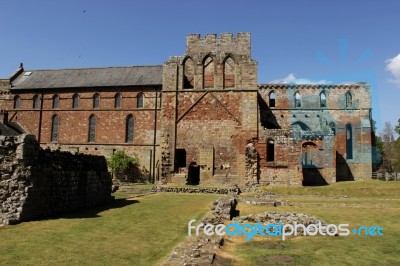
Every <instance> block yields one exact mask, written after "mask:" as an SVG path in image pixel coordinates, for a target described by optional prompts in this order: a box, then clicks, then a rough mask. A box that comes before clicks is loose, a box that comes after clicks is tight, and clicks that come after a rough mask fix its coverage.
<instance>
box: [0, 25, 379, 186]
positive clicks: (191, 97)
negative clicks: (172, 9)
mask: <svg viewBox="0 0 400 266" xmlns="http://www.w3.org/2000/svg"><path fill="white" fill-rule="evenodd" d="M0 91H1V95H0V101H1V102H0V108H1V110H2V117H3V121H2V122H3V125H8V127H9V128H11V129H14V130H15V131H18V132H21V133H30V134H33V135H35V136H36V138H37V139H38V141H39V142H40V144H41V146H42V147H43V148H50V149H61V150H67V151H71V152H79V153H88V154H97V155H104V156H106V157H108V156H110V155H111V154H112V153H113V152H115V151H116V150H124V151H125V152H126V153H127V154H129V155H132V156H135V157H137V158H139V161H140V164H141V167H143V168H144V169H146V171H148V173H149V175H150V177H151V179H152V180H153V181H158V180H162V179H166V180H168V181H169V182H175V183H186V182H187V181H188V180H190V182H191V183H200V184H229V183H238V184H243V183H246V182H247V181H255V182H262V183H269V184H284V185H313V184H315V185H322V184H329V183H332V182H336V181H341V180H354V179H361V178H370V177H371V171H372V144H373V140H374V132H373V127H372V117H371V96H370V95H371V93H370V88H369V86H368V85H367V84H366V83H362V82H360V83H355V84H349V85H342V84H339V85H311V84H304V85H295V84H257V62H256V61H255V60H254V59H252V57H251V39H250V33H238V34H237V35H236V36H233V35H232V34H229V33H223V34H221V35H220V36H218V37H217V35H215V34H208V35H206V36H205V37H204V38H201V37H200V35H198V34H191V35H188V36H187V39H186V52H185V54H184V55H182V56H174V57H170V59H169V60H168V61H166V62H165V63H164V64H163V65H158V66H127V67H104V68H84V69H78V68H77V69H55V70H25V69H24V67H23V66H22V65H21V67H20V68H19V69H18V70H17V71H16V72H15V73H14V74H12V75H11V77H10V78H9V79H2V80H0Z"/></svg>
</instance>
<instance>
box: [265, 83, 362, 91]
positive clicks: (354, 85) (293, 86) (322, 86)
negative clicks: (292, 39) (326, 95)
mask: <svg viewBox="0 0 400 266" xmlns="http://www.w3.org/2000/svg"><path fill="white" fill-rule="evenodd" d="M361 88H364V89H368V88H369V86H368V84H367V83H365V82H358V83H351V84H282V83H266V84H259V85H258V89H260V90H263V89H270V90H272V89H273V90H280V89H294V90H304V89H314V90H330V89H344V90H349V89H361Z"/></svg>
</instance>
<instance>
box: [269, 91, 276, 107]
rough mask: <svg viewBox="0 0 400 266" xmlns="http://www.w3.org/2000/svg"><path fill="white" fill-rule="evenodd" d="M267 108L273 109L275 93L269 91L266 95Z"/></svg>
mask: <svg viewBox="0 0 400 266" xmlns="http://www.w3.org/2000/svg"><path fill="white" fill-rule="evenodd" d="M268 103H269V107H275V93H274V91H271V92H270V93H269V95H268Z"/></svg>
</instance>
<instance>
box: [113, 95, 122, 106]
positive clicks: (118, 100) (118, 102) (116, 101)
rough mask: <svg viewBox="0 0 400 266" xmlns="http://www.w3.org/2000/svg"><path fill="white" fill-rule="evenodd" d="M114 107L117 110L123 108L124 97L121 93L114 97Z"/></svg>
mask: <svg viewBox="0 0 400 266" xmlns="http://www.w3.org/2000/svg"><path fill="white" fill-rule="evenodd" d="M114 98H115V99H114V107H115V108H121V101H122V96H121V93H119V92H118V93H116V94H115V97H114Z"/></svg>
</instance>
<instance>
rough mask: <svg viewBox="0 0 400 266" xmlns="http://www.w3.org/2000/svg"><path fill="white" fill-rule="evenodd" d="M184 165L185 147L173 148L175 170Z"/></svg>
mask: <svg viewBox="0 0 400 266" xmlns="http://www.w3.org/2000/svg"><path fill="white" fill-rule="evenodd" d="M181 167H186V150H185V149H176V150H175V171H178V170H179V168H181Z"/></svg>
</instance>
